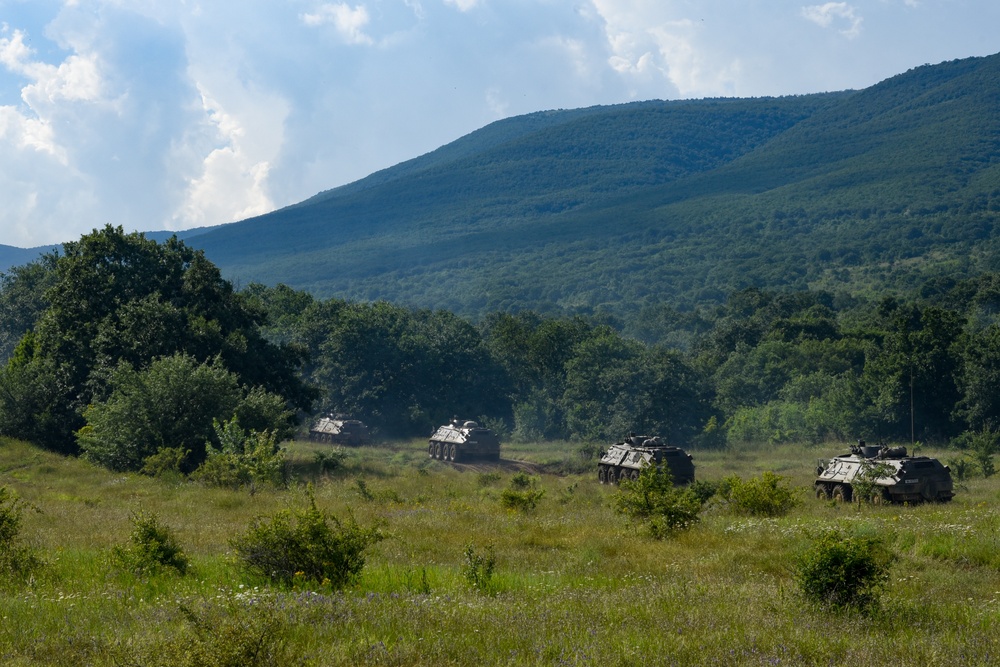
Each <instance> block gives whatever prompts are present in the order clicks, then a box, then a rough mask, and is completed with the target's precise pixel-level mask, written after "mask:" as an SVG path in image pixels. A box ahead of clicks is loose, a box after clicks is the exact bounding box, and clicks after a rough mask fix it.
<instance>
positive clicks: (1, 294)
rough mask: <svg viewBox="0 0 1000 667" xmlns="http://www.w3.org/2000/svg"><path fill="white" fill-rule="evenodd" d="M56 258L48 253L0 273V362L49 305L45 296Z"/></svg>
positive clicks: (32, 326)
mask: <svg viewBox="0 0 1000 667" xmlns="http://www.w3.org/2000/svg"><path fill="white" fill-rule="evenodd" d="M56 258H57V255H56V254H55V253H47V254H45V255H42V256H41V257H40V258H39V259H37V260H35V261H34V262H31V263H29V264H25V265H24V266H18V267H14V268H12V269H11V270H10V272H9V273H0V363H6V362H7V360H8V359H9V358H10V357H11V355H13V353H14V348H15V347H17V344H18V341H20V340H21V337H22V336H23V335H24V334H26V333H27V332H28V331H31V330H32V329H34V328H35V323H36V322H37V321H38V318H39V317H40V316H41V314H42V312H43V311H44V310H45V308H46V307H47V306H48V300H47V299H46V298H45V293H46V291H47V290H48V288H49V287H50V286H51V284H52V282H53V280H54V278H55V271H54V270H53V269H54V267H55V262H56Z"/></svg>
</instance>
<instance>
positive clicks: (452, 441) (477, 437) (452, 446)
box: [427, 418, 500, 462]
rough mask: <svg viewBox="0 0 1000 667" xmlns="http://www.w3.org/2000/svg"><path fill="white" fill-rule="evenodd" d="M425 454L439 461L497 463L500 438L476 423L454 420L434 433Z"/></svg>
mask: <svg viewBox="0 0 1000 667" xmlns="http://www.w3.org/2000/svg"><path fill="white" fill-rule="evenodd" d="M427 454H428V455H429V456H430V457H431V458H432V459H438V460H440V461H453V462H458V461H469V460H473V459H479V460H486V461H499V460H500V438H499V437H497V434H496V433H494V432H493V431H491V430H490V429H488V428H486V427H484V426H480V425H479V424H478V422H474V421H471V420H464V419H457V418H456V419H452V420H451V422H450V423H448V424H445V425H444V426H441V427H439V428H438V430H436V431H434V433H433V434H432V435H431V439H430V442H429V443H428V445H427Z"/></svg>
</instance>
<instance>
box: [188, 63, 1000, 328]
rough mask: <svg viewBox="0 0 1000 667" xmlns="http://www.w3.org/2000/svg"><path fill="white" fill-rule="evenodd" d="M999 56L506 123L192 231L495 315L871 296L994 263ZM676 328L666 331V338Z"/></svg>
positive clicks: (271, 261)
mask: <svg viewBox="0 0 1000 667" xmlns="http://www.w3.org/2000/svg"><path fill="white" fill-rule="evenodd" d="M998 81H1000V57H997V56H992V57H988V58H972V59H967V60H960V61H953V62H948V63H943V64H940V65H933V66H924V67H920V68H916V69H914V70H911V71H909V72H906V73H904V74H901V75H899V76H896V77H893V78H891V79H889V80H887V81H884V82H882V83H880V84H878V85H875V86H872V87H871V88H868V89H866V90H862V91H857V92H843V93H832V94H823V95H806V96H800V97H786V98H776V99H716V100H711V99H709V100H693V101H674V102H642V103H634V104H626V105H619V106H612V107H594V108H590V109H580V110H570V111H551V112H543V113H537V114H531V115H528V116H522V117H517V118H511V119H507V120H504V121H499V122H497V123H494V124H492V125H490V126H488V127H485V128H483V129H482V130H480V131H478V132H475V133H472V134H470V135H468V136H467V137H463V138H462V139H459V140H458V141H456V142H454V143H453V144H449V145H448V146H444V147H442V148H441V149H439V150H437V151H435V152H433V153H430V154H428V155H425V156H423V157H420V158H417V159H414V160H411V161H410V162H407V163H404V164H401V165H399V166H397V167H394V168H391V169H387V170H385V171H383V172H379V173H377V174H373V175H372V176H370V177H369V178H367V179H363V180H361V181H358V182H357V183H353V184H351V185H349V186H344V187H342V188H337V189H335V190H331V191H328V192H325V193H321V194H319V195H317V196H316V197H313V198H311V199H309V200H307V201H305V202H302V203H301V204H299V205H296V206H292V207H289V208H287V209H283V210H281V211H277V212H275V213H272V214H269V215H266V216H262V217H260V218H255V219H252V220H247V221H244V222H241V223H237V224H233V225H227V226H224V227H221V228H218V229H214V230H211V231H209V232H208V233H206V234H204V235H201V236H199V237H197V238H195V239H192V243H194V244H195V245H197V247H200V248H203V249H204V250H205V251H206V253H207V255H208V256H209V257H210V258H212V259H213V261H215V262H217V263H218V264H219V266H220V267H221V268H222V270H223V272H224V274H225V275H226V276H228V277H230V278H233V279H235V280H237V281H239V282H240V283H241V284H247V283H249V282H251V281H259V282H262V283H265V284H276V283H279V282H282V283H285V284H288V285H291V286H293V287H295V288H300V289H305V290H308V291H310V292H311V293H312V294H314V295H316V296H319V297H323V298H325V297H330V296H336V297H340V298H347V299H352V300H362V301H370V300H377V299H386V300H389V301H391V302H393V303H399V304H404V305H412V306H417V307H431V308H445V309H448V310H450V311H452V312H455V313H457V314H461V315H466V316H470V317H474V318H479V317H482V316H483V315H485V314H486V313H489V312H492V311H509V310H516V309H519V308H528V309H531V310H535V311H537V312H541V313H546V314H552V315H561V314H573V313H581V314H594V313H604V314H608V315H613V316H614V317H616V318H617V319H618V320H619V321H622V322H625V323H626V325H627V326H629V327H633V328H638V327H641V326H644V325H643V324H642V323H641V322H640V321H639V320H640V319H641V317H640V313H641V312H643V310H644V309H646V310H648V309H650V308H654V309H655V308H661V307H663V306H664V305H667V306H670V307H672V308H675V309H679V310H689V309H691V308H693V307H696V306H698V305H705V304H718V303H722V302H723V301H724V300H725V298H726V296H727V295H728V294H730V293H732V292H733V291H735V290H738V289H743V288H746V287H751V286H756V287H762V288H768V289H777V290H787V289H793V290H802V289H823V290H828V291H831V292H836V293H844V294H849V295H853V296H863V297H873V296H877V295H881V294H882V293H884V292H885V291H890V292H892V293H895V294H898V295H900V296H907V295H915V294H919V293H920V292H921V290H926V289H931V290H938V289H939V288H940V285H941V283H942V282H943V283H946V284H947V283H949V282H950V281H954V280H955V279H957V278H963V277H966V278H967V277H973V276H975V275H977V274H978V273H980V272H983V271H991V270H995V269H997V268H998V264H1000V262H998V255H997V253H998V249H997V232H996V231H995V222H996V219H997V215H998V211H1000V167H998V165H997V157H996V156H997V155H998V154H1000V151H998V148H1000V146H998V141H1000V139H998V137H1000V114H997V108H998V101H1000V100H998V95H1000V93H998V92H997V91H998V90H1000V87H998V86H997V82H998ZM661 335H665V332H661Z"/></svg>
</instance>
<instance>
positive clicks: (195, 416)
mask: <svg viewBox="0 0 1000 667" xmlns="http://www.w3.org/2000/svg"><path fill="white" fill-rule="evenodd" d="M109 390H110V392H111V394H110V396H109V397H108V399H107V400H106V401H102V402H99V403H95V404H93V405H91V406H90V407H88V408H87V410H86V411H85V412H84V418H85V419H86V426H84V427H83V428H81V429H80V430H79V431H78V433H77V439H78V441H79V445H80V449H81V450H82V451H83V453H84V454H85V455H86V456H87V458H89V459H91V460H93V461H95V462H97V463H100V464H101V465H103V466H106V467H108V468H111V469H112V470H140V469H141V468H142V467H143V464H144V462H145V461H146V459H147V458H149V457H150V456H152V455H154V454H157V453H158V452H160V451H161V450H165V449H180V450H182V451H187V452H189V454H188V464H187V465H188V467H189V469H192V468H194V467H197V466H198V465H199V464H200V463H201V462H202V461H204V459H205V456H206V451H205V443H206V442H208V441H214V439H215V437H216V433H215V430H214V428H213V423H214V422H215V421H216V420H227V419H230V418H232V417H233V415H238V414H245V415H247V419H248V421H252V422H254V423H261V422H267V421H268V420H269V419H273V418H274V417H275V415H274V413H273V410H272V411H271V412H269V413H266V414H263V415H262V414H260V413H259V412H258V410H257V409H256V406H257V405H258V404H260V403H265V404H266V403H267V402H266V401H262V400H261V397H259V396H257V395H256V394H253V395H254V396H255V398H253V399H252V400H248V399H247V397H246V395H245V394H244V391H243V389H241V387H240V386H239V384H238V378H237V376H236V375H235V374H234V373H231V372H229V371H228V370H226V368H225V367H224V366H223V365H222V362H221V360H220V359H215V360H213V362H212V363H209V364H202V363H199V362H198V361H197V360H196V359H194V357H191V356H188V355H185V354H176V355H173V356H170V357H163V358H161V359H158V360H156V361H154V362H153V363H152V364H151V365H150V366H149V367H148V368H146V369H145V370H141V371H137V370H135V369H133V368H132V367H131V366H129V365H127V364H124V363H123V364H122V365H121V366H119V368H118V370H117V372H116V373H115V374H114V375H113V377H112V379H111V382H110V385H109ZM276 400H280V399H275V400H272V401H271V402H270V403H271V405H270V406H269V407H271V408H273V403H274V402H276ZM251 417H252V418H251ZM280 417H282V418H285V417H286V415H284V414H282V415H280ZM270 428H272V429H277V430H279V431H281V430H282V429H284V428H287V423H286V422H285V421H284V419H282V420H281V421H279V422H278V423H277V424H271V426H270Z"/></svg>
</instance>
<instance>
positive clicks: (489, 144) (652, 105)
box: [197, 94, 843, 293]
mask: <svg viewBox="0 0 1000 667" xmlns="http://www.w3.org/2000/svg"><path fill="white" fill-rule="evenodd" d="M841 97H843V94H836V95H816V96H802V97H794V98H782V99H759V100H699V101H685V102H646V103H637V104H629V105H620V106H615V107H604V108H596V109H591V110H587V113H567V112H555V114H554V115H555V116H557V117H559V116H562V115H563V114H566V116H565V118H566V120H565V122H560V123H554V122H550V123H549V124H548V125H547V126H546V127H543V128H541V129H538V130H535V131H527V132H525V131H521V130H523V127H524V125H523V120H522V119H520V118H519V119H511V120H510V121H509V122H508V121H501V122H500V123H495V124H493V126H491V129H490V133H491V137H493V138H494V140H491V141H482V138H481V137H478V136H476V134H475V133H473V135H469V137H468V138H464V139H460V140H459V141H457V142H455V143H456V144H458V145H457V146H452V147H450V148H448V150H447V151H445V152H444V153H443V155H445V156H446V157H440V156H439V158H435V159H434V160H433V161H430V162H428V163H427V165H426V166H425V167H422V168H414V167H413V166H412V165H409V164H406V165H402V166H401V167H400V173H398V174H396V175H392V174H388V173H386V174H382V175H380V176H379V178H380V179H381V182H380V183H378V184H369V185H368V186H365V187H360V186H359V187H356V188H354V189H353V190H351V191H350V192H343V193H340V194H337V191H332V192H330V193H326V194H325V195H323V196H321V197H316V198H313V199H312V200H308V201H307V202H304V203H303V204H301V205H298V206H294V207H289V208H286V209H283V210H281V211H277V212H275V213H272V214H269V215H266V216H261V217H258V218H254V219H251V220H247V221H243V222H241V223H236V224H233V225H227V226H224V227H222V228H219V229H216V230H214V231H212V232H209V233H207V234H204V235H203V236H201V237H199V238H198V239H197V244H198V245H199V246H200V247H203V248H205V250H206V251H207V252H208V254H209V256H210V257H211V258H212V259H213V260H214V261H216V262H218V263H220V264H221V265H222V266H224V267H225V268H226V269H227V270H228V271H230V272H232V273H233V274H235V275H239V276H241V277H242V278H243V279H245V280H250V279H253V280H265V281H273V280H275V279H277V280H282V281H285V282H289V283H291V284H295V285H302V286H305V281H309V282H310V284H309V287H311V288H313V289H316V290H317V291H320V292H326V293H337V292H340V291H341V288H340V287H339V285H337V283H338V281H343V280H345V279H347V280H350V279H352V278H357V277H363V276H371V275H377V274H378V273H380V272H381V271H382V270H384V267H385V266H386V265H389V266H391V267H392V268H405V266H404V264H401V262H405V263H406V264H412V263H416V265H421V264H425V265H426V264H428V263H429V264H431V265H434V264H437V263H439V262H441V261H444V262H445V263H448V262H451V261H455V258H456V255H457V254H461V253H463V252H469V251H471V250H472V249H474V248H475V247H476V244H477V243H478V242H477V241H476V240H475V238H476V237H478V236H480V235H483V234H486V235H487V236H486V238H488V239H492V240H486V241H484V242H486V243H488V244H489V245H490V247H496V244H497V243H500V244H502V245H507V246H508V247H514V246H516V245H519V244H523V243H525V239H526V235H525V230H524V229H522V227H524V226H529V227H535V226H536V225H537V224H538V222H539V220H543V219H548V218H549V217H551V216H553V215H557V214H563V213H566V212H570V211H580V210H586V209H587V208H590V207H593V206H597V205H601V203H602V202H606V201H608V200H615V201H617V200H618V199H620V198H621V197H623V196H626V195H629V194H631V193H635V192H638V191H641V190H642V189H644V188H648V187H650V186H653V185H657V184H662V183H668V182H672V181H674V180H676V179H679V178H683V177H685V176H688V175H690V174H692V173H698V172H702V171H706V170H710V169H713V168H715V167H717V166H718V165H720V164H724V163H725V162H727V161H729V160H732V159H733V158H735V157H737V156H739V155H742V154H744V153H746V152H747V151H749V150H752V149H753V148H754V147H756V146H759V145H761V144H763V143H765V142H766V141H768V140H769V139H771V138H772V137H774V136H776V135H778V134H780V133H781V132H783V131H785V130H786V129H788V128H789V127H791V126H793V125H794V124H795V123H797V122H799V121H800V120H801V119H802V118H805V117H808V116H809V115H810V114H812V113H814V112H815V111H816V109H818V108H823V107H825V106H828V105H830V104H832V103H834V102H835V101H836V100H837V99H840V98H841ZM505 124H510V125H513V126H515V129H513V130H511V131H510V132H508V133H507V136H508V137H509V138H508V139H506V140H504V141H496V140H495V137H496V136H497V135H498V134H501V133H502V130H503V127H504V125H505ZM466 142H472V143H473V144H474V148H468V147H464V146H463V144H465V143H466ZM389 171H392V170H389ZM539 229H543V230H544V233H542V234H541V235H539V234H538V233H534V232H533V233H529V234H527V237H528V238H531V239H533V240H534V241H538V240H545V239H547V238H549V235H551V234H553V233H555V234H563V233H569V234H570V235H572V230H571V229H569V230H564V231H559V230H557V228H556V227H553V226H552V225H542V227H540V228H539ZM502 230H507V234H508V236H505V235H504V233H503V231H502ZM497 233H499V235H500V236H499V238H495V236H494V235H495V234H497ZM469 243H471V244H472V246H471V247H470V246H469V245H468V244H469ZM459 261H461V260H459ZM325 281H332V282H330V283H329V285H330V286H329V287H328V288H327V289H323V287H322V283H324V282H325Z"/></svg>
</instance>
